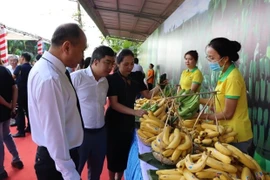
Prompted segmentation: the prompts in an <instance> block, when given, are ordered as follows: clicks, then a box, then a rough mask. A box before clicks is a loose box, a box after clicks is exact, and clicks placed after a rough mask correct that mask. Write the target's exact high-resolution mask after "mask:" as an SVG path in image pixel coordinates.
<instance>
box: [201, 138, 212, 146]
mask: <svg viewBox="0 0 270 180" xmlns="http://www.w3.org/2000/svg"><path fill="white" fill-rule="evenodd" d="M212 142H213V140H212V139H203V140H202V144H203V145H206V146H207V145H211V144H212Z"/></svg>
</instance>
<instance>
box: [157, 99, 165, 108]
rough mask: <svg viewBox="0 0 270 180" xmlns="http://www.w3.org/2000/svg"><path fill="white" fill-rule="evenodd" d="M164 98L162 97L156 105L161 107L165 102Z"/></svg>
mask: <svg viewBox="0 0 270 180" xmlns="http://www.w3.org/2000/svg"><path fill="white" fill-rule="evenodd" d="M165 101H166V98H162V99H161V101H159V103H158V107H161V106H163V105H164V104H165Z"/></svg>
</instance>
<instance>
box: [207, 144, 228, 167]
mask: <svg viewBox="0 0 270 180" xmlns="http://www.w3.org/2000/svg"><path fill="white" fill-rule="evenodd" d="M206 149H207V151H209V152H210V153H211V155H212V156H213V157H214V158H216V159H217V160H220V161H221V162H224V163H226V164H231V161H232V159H231V158H230V157H229V156H227V155H224V154H222V153H221V152H219V151H218V150H216V149H215V148H211V147H207V148H206Z"/></svg>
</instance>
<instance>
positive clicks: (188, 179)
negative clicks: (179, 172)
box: [183, 169, 199, 180]
mask: <svg viewBox="0 0 270 180" xmlns="http://www.w3.org/2000/svg"><path fill="white" fill-rule="evenodd" d="M183 175H184V177H185V178H186V180H199V179H198V178H197V177H196V176H195V175H194V174H193V173H192V172H190V171H189V170H187V169H184V172H183Z"/></svg>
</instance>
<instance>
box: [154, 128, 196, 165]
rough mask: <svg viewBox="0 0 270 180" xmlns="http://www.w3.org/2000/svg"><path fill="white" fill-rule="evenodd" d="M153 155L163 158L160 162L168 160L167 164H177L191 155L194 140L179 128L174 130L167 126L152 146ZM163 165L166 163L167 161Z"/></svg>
mask: <svg viewBox="0 0 270 180" xmlns="http://www.w3.org/2000/svg"><path fill="white" fill-rule="evenodd" d="M151 147H152V150H153V153H158V154H159V156H161V159H158V160H160V161H163V160H165V159H166V161H167V162H169V163H167V164H176V163H177V162H178V161H179V159H181V158H183V157H185V156H186V155H187V154H188V153H190V151H191V148H192V140H191V139H190V137H189V135H187V134H185V133H183V132H181V131H180V130H179V129H178V128H175V129H174V130H173V129H172V128H171V127H170V126H166V127H164V129H163V132H161V133H160V134H159V135H158V136H157V137H156V139H155V140H154V141H153V142H152V144H151ZM163 163H166V162H165V161H164V162H163Z"/></svg>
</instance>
